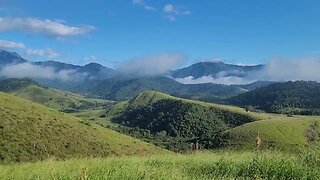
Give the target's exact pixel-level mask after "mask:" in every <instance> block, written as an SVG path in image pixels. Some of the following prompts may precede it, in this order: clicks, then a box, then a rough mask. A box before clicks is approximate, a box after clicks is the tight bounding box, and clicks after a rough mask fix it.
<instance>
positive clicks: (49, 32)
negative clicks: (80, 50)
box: [0, 17, 95, 38]
mask: <svg viewBox="0 0 320 180" xmlns="http://www.w3.org/2000/svg"><path fill="white" fill-rule="evenodd" d="M94 29H95V27H93V26H89V25H88V26H81V27H77V26H68V25H65V24H64V23H63V22H61V21H55V20H50V19H46V20H41V19H36V18H10V17H0V31H8V30H19V31H26V32H29V33H41V34H44V35H46V36H49V37H55V38H64V37H68V36H77V35H82V34H86V33H88V32H90V31H92V30H94Z"/></svg>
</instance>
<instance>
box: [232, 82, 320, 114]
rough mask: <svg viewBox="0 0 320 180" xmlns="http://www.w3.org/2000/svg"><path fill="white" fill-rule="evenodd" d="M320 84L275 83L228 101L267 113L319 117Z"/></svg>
mask: <svg viewBox="0 0 320 180" xmlns="http://www.w3.org/2000/svg"><path fill="white" fill-rule="evenodd" d="M319 89H320V83H317V82H307V81H296V82H285V83H275V84H271V85H269V86H266V87H262V88H258V89H256V90H253V91H249V92H247V93H244V94H240V95H238V96H236V97H232V98H230V99H229V100H228V102H229V103H230V104H233V105H238V106H243V107H245V106H251V107H252V108H256V109H260V110H264V111H266V112H274V113H286V114H302V115H319V114H320V91H319Z"/></svg>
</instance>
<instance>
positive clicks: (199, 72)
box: [170, 62, 263, 79]
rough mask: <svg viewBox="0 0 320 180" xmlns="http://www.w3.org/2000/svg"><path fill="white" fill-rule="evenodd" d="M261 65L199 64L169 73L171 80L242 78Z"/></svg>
mask: <svg viewBox="0 0 320 180" xmlns="http://www.w3.org/2000/svg"><path fill="white" fill-rule="evenodd" d="M262 68H263V65H256V66H239V65H232V64H225V63H223V62H199V63H196V64H193V65H191V66H189V67H186V68H182V69H178V70H174V71H171V72H170V75H171V77H173V78H185V77H189V76H192V77H193V78H195V79H197V78H200V77H203V76H212V77H217V76H238V77H243V76H245V75H246V74H247V73H248V72H250V71H258V70H261V69H262Z"/></svg>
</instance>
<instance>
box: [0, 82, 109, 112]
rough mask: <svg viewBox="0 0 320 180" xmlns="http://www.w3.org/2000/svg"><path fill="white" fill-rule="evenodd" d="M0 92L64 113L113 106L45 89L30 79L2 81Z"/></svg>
mask: <svg viewBox="0 0 320 180" xmlns="http://www.w3.org/2000/svg"><path fill="white" fill-rule="evenodd" d="M0 91H3V92H7V93H10V94H14V95H16V96H19V97H22V98H24V99H28V100H30V101H33V102H36V103H40V104H43V105H45V106H48V107H51V108H53V109H56V110H59V111H64V112H74V111H78V110H84V109H90V108H97V107H102V106H105V105H109V104H111V102H110V101H106V100H101V99H90V98H86V97H84V96H82V95H79V94H74V93H70V92H66V91H62V90H57V89H53V88H48V87H43V86H41V85H39V84H38V83H36V82H34V81H32V80H29V79H6V80H0Z"/></svg>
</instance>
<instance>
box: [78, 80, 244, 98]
mask: <svg viewBox="0 0 320 180" xmlns="http://www.w3.org/2000/svg"><path fill="white" fill-rule="evenodd" d="M147 90H153V91H160V92H163V93H167V94H171V95H175V96H178V97H185V98H190V99H197V100H204V101H215V102H216V101H219V99H221V98H227V97H230V96H236V95H238V94H240V93H243V92H246V91H247V90H245V89H243V88H242V87H238V86H228V85H221V84H211V83H208V84H182V83H179V82H176V81H174V80H173V79H171V78H168V77H140V78H122V77H115V78H111V79H105V80H96V81H88V82H85V83H83V84H80V85H79V86H77V87H75V88H74V89H73V91H78V92H81V93H87V94H89V95H92V96H94V97H102V98H105V99H110V100H127V99H130V98H132V97H134V96H136V95H138V94H140V93H142V92H144V91H147Z"/></svg>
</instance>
